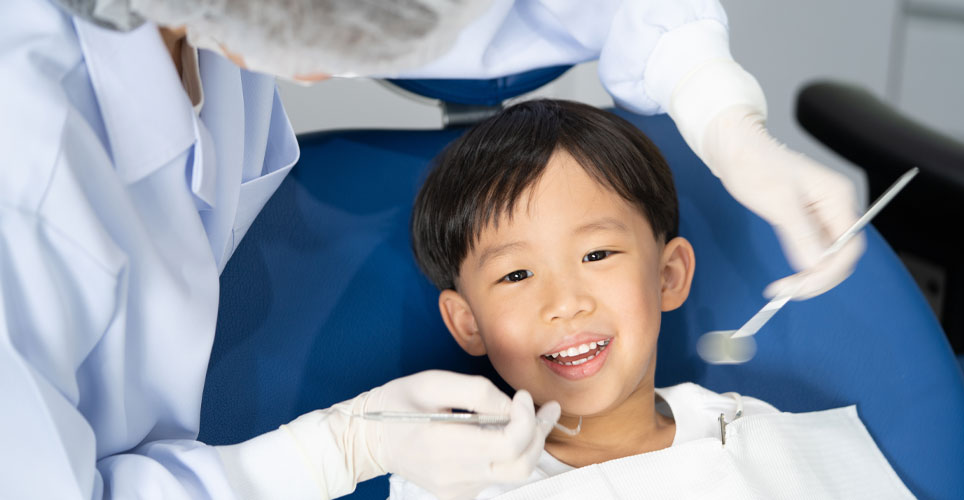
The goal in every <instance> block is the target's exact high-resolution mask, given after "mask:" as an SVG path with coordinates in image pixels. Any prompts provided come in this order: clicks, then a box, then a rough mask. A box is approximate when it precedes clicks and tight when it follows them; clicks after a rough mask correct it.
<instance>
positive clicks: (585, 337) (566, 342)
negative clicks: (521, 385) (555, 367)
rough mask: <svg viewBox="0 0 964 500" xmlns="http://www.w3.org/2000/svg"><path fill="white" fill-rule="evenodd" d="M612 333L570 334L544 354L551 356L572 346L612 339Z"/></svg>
mask: <svg viewBox="0 0 964 500" xmlns="http://www.w3.org/2000/svg"><path fill="white" fill-rule="evenodd" d="M612 338H613V337H612V335H602V334H599V333H590V332H580V333H577V334H574V335H568V336H566V338H564V339H562V340H561V341H560V342H559V343H558V344H556V345H555V346H553V347H552V349H550V350H549V351H547V352H544V353H542V355H543V356H551V355H553V354H555V353H557V352H561V351H563V350H566V349H569V348H570V347H579V346H580V345H582V344H588V343H590V342H599V341H600V340H609V339H612Z"/></svg>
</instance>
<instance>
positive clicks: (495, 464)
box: [364, 371, 560, 500]
mask: <svg viewBox="0 0 964 500" xmlns="http://www.w3.org/2000/svg"><path fill="white" fill-rule="evenodd" d="M451 408H461V409H466V410H472V411H475V412H479V413H493V414H500V415H504V414H506V413H508V414H509V415H510V416H511V421H510V423H509V424H508V425H506V426H505V427H503V428H482V427H478V426H474V425H462V424H444V423H442V424H418V423H391V422H385V423H372V424H370V425H371V426H372V427H373V428H374V429H375V432H376V435H377V436H378V446H377V449H376V450H375V458H376V460H377V462H378V463H379V464H381V466H382V468H384V469H385V470H386V471H388V472H393V473H397V474H399V475H401V476H403V477H405V478H406V479H408V480H410V481H412V482H413V483H415V484H417V485H419V486H421V487H422V488H424V489H426V490H428V491H430V492H432V493H433V494H435V495H436V496H438V497H439V498H440V499H443V500H444V499H449V498H466V497H471V496H474V495H475V494H476V493H478V492H479V491H481V490H482V489H484V488H485V487H486V486H489V485H491V484H494V483H507V482H517V481H522V480H524V479H526V478H527V477H529V475H530V474H531V473H532V470H533V468H534V467H535V465H536V462H537V461H538V459H539V455H540V454H541V452H542V449H543V447H544V445H545V440H546V436H547V435H548V434H549V432H550V431H551V430H552V424H553V423H555V422H556V421H557V420H558V419H559V414H560V408H559V404H558V403H556V402H550V403H547V404H545V405H543V406H542V407H541V408H540V409H539V412H538V414H536V412H535V411H534V406H533V402H532V396H530V395H529V393H528V392H526V391H524V390H521V391H518V392H516V394H515V397H514V398H512V399H511V400H510V399H509V398H508V396H506V395H505V394H504V393H502V391H500V390H499V389H498V388H497V387H496V386H495V385H493V384H492V382H490V381H489V380H488V379H486V378H484V377H473V376H467V375H459V374H455V373H450V372H443V371H427V372H422V373H418V374H415V375H412V376H409V377H405V378H401V379H398V380H394V381H392V382H389V383H388V384H385V385H384V386H382V387H379V388H378V389H375V390H373V391H372V392H371V393H370V396H369V397H368V400H367V402H366V404H365V405H364V410H365V411H379V410H389V411H415V412H439V411H448V410H449V409H451ZM537 417H538V419H540V420H542V422H540V421H539V420H537Z"/></svg>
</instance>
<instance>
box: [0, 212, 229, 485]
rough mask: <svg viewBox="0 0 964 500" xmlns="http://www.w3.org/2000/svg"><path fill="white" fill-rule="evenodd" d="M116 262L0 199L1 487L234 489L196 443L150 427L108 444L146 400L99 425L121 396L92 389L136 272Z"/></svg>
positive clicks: (120, 386)
mask: <svg viewBox="0 0 964 500" xmlns="http://www.w3.org/2000/svg"><path fill="white" fill-rule="evenodd" d="M5 201H8V200H5ZM107 265H109V262H105V261H102V260H99V259H95V258H93V257H92V255H91V251H90V249H89V248H85V247H83V246H81V245H78V242H77V241H76V240H74V239H72V238H71V237H70V234H69V233H68V232H65V231H62V230H61V229H60V228H56V227H51V226H50V225H48V224H47V223H46V222H45V220H44V218H43V216H42V214H35V213H30V212H26V211H24V210H18V209H16V208H14V207H11V206H9V205H8V206H0V408H3V411H0V433H2V435H3V438H2V443H3V445H2V447H0V448H2V451H0V485H3V486H2V487H0V490H2V491H3V494H2V496H3V497H4V498H59V499H73V498H77V499H88V498H108V497H115V498H135V497H138V498H143V497H145V496H148V497H155V498H171V499H180V498H183V499H198V498H214V497H217V498H231V497H232V496H233V493H232V492H231V489H230V487H229V485H228V483H227V481H226V480H225V478H224V473H223V471H222V467H221V464H220V461H219V459H218V456H217V454H216V453H215V451H214V449H213V448H212V447H209V446H206V445H204V444H202V443H199V442H197V441H194V440H191V439H169V440H157V441H154V440H151V438H150V436H148V437H147V438H146V439H144V441H143V444H140V445H139V446H136V447H134V448H133V449H127V450H122V451H117V452H112V451H108V450H109V449H110V448H112V447H114V446H115V445H116V444H117V442H118V441H119V440H122V439H123V437H124V436H126V435H127V432H128V431H132V429H128V428H124V424H125V423H131V422H133V423H137V420H138V419H144V418H145V416H144V415H143V414H142V412H149V411H150V409H148V408H135V407H128V408H127V410H128V411H129V413H128V414H127V415H126V416H125V417H126V418H123V419H120V420H114V421H112V422H110V425H111V426H113V427H114V428H112V429H110V432H109V433H101V435H98V432H95V428H101V429H103V428H105V427H107V425H105V424H107V423H108V422H107V420H110V419H111V418H112V416H109V415H107V414H106V413H105V412H103V411H101V408H102V407H105V406H110V403H109V402H107V401H105V400H106V399H110V398H111V397H112V396H111V395H107V394H102V393H98V392H96V391H90V389H91V387H90V386H91V385H92V384H97V383H98V382H97V381H96V380H95V379H96V375H95V373H96V369H94V367H95V366H96V365H98V364H100V363H102V362H103V357H102V356H104V355H107V354H108V353H106V352H104V351H103V350H101V349H98V344H99V343H100V342H101V341H103V339H104V338H105V337H111V336H113V335H116V334H117V333H118V329H120V328H123V326H124V325H123V323H124V321H123V320H124V317H123V316H124V314H123V311H124V308H123V304H122V301H120V302H119V301H118V300H117V299H116V297H117V294H116V291H118V290H122V289H123V288H124V287H125V285H126V283H125V282H126V279H125V277H124V273H123V270H122V268H115V269H110V268H108V267H105V266H107ZM105 292H106V293H105ZM118 346H120V344H118ZM127 347H130V348H132V349H140V348H143V347H144V346H143V345H136V344H129V345H128V346H127ZM131 354H132V355H131V356H129V357H128V361H129V362H131V363H134V362H135V360H136V355H134V354H133V353H131ZM135 373H136V372H135ZM118 378H120V379H123V378H124V377H118ZM113 382H114V383H115V384H116V385H115V386H114V387H112V388H111V389H116V390H118V391H121V392H123V391H124V390H131V389H134V390H136V385H137V384H136V381H134V380H114V381H113ZM100 389H101V390H106V389H108V388H100ZM155 431H156V432H157V433H158V434H163V431H162V430H160V429H157V430H155ZM172 434H178V433H172ZM182 434H183V433H182ZM98 457H100V458H98Z"/></svg>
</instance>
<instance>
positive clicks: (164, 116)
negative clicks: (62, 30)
mask: <svg viewBox="0 0 964 500" xmlns="http://www.w3.org/2000/svg"><path fill="white" fill-rule="evenodd" d="M74 26H75V28H76V30H77V37H78V39H79V41H80V45H81V50H82V51H83V55H84V59H85V61H86V63H87V70H88V73H89V75H90V81H91V85H92V86H93V89H94V94H95V95H96V96H97V102H98V105H99V107H100V112H101V116H102V118H103V121H104V128H105V130H106V132H107V138H108V141H109V143H110V144H109V150H110V153H111V159H112V161H113V163H114V166H115V168H116V169H117V173H118V175H119V176H120V178H121V179H122V180H123V181H124V182H125V183H127V184H130V183H134V182H137V181H139V180H141V179H143V178H145V177H147V176H148V175H149V174H151V173H152V172H154V171H155V170H156V169H157V168H159V167H161V166H163V165H165V164H167V163H168V162H169V161H171V160H172V159H173V158H174V157H176V156H177V155H179V154H181V153H183V152H184V151H185V150H186V149H187V148H189V147H191V145H192V144H193V143H194V141H195V129H194V124H193V119H194V111H193V108H192V106H191V102H190V100H189V99H188V98H187V95H186V94H185V92H184V89H183V87H182V85H181V81H180V79H179V78H178V76H177V72H176V71H175V68H174V65H173V64H172V63H171V57H170V55H169V54H168V52H167V49H166V48H165V46H164V43H163V41H162V40H161V36H160V33H158V31H157V27H156V26H155V25H154V24H153V23H145V24H144V25H142V26H141V27H139V28H137V29H135V30H133V31H130V32H127V33H121V32H115V31H111V30H108V29H104V28H101V27H98V26H96V25H93V24H91V23H88V22H86V21H83V20H81V19H77V18H75V19H74Z"/></svg>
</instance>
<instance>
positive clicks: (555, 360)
mask: <svg viewBox="0 0 964 500" xmlns="http://www.w3.org/2000/svg"><path fill="white" fill-rule="evenodd" d="M607 347H609V344H606V345H604V346H602V347H597V348H596V352H594V353H593V354H592V355H590V356H587V357H585V358H581V359H577V360H575V361H563V360H562V358H553V357H552V356H543V357H545V358H546V359H548V360H549V361H552V362H553V363H558V364H560V365H564V366H579V365H581V364H583V363H586V362H589V361H591V360H592V359H593V358H595V357H596V356H598V355H599V353H601V352H603V351H604V350H605V349H606V348H607Z"/></svg>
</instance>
